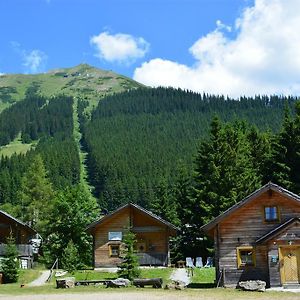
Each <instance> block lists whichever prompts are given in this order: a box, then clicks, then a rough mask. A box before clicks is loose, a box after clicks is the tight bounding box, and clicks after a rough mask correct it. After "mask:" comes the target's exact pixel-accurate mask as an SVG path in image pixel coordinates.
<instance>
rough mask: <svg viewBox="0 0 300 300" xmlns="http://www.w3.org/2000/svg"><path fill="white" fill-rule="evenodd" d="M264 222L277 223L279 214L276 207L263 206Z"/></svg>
mask: <svg viewBox="0 0 300 300" xmlns="http://www.w3.org/2000/svg"><path fill="white" fill-rule="evenodd" d="M264 214H265V222H278V221H279V213H278V207H277V206H265V208H264Z"/></svg>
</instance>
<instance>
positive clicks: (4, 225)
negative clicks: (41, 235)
mask: <svg viewBox="0 0 300 300" xmlns="http://www.w3.org/2000/svg"><path fill="white" fill-rule="evenodd" d="M11 233H12V236H13V237H14V239H15V242H16V245H17V249H18V253H19V255H18V258H19V261H20V266H21V267H22V268H24V269H27V268H31V267H32V264H33V248H32V245H31V244H30V240H31V239H32V238H33V237H34V236H35V235H36V231H35V230H34V229H32V228H31V227H29V226H28V225H26V224H24V223H23V222H21V221H20V220H17V219H16V218H14V217H13V216H11V215H9V214H8V213H6V212H4V211H1V210H0V258H1V257H3V256H4V255H5V251H6V250H5V248H6V241H7V238H8V237H9V236H10V234H11Z"/></svg>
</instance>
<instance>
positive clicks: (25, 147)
mask: <svg viewBox="0 0 300 300" xmlns="http://www.w3.org/2000/svg"><path fill="white" fill-rule="evenodd" d="M36 144H37V141H36V142H33V143H31V144H22V142H21V137H20V135H19V136H18V137H17V138H16V139H15V140H13V141H12V142H11V143H9V144H8V145H5V146H2V147H0V157H1V156H5V157H11V156H12V155H13V154H25V153H26V152H27V151H29V150H30V149H31V148H34V147H35V146H36Z"/></svg>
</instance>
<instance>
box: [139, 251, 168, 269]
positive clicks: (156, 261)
mask: <svg viewBox="0 0 300 300" xmlns="http://www.w3.org/2000/svg"><path fill="white" fill-rule="evenodd" d="M137 256H138V258H139V263H140V265H148V266H167V265H168V254H166V253H157V252H145V253H137Z"/></svg>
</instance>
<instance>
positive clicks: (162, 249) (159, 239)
mask: <svg viewBox="0 0 300 300" xmlns="http://www.w3.org/2000/svg"><path fill="white" fill-rule="evenodd" d="M128 228H131V230H132V231H133V232H134V233H135V235H136V240H137V243H136V250H137V255H138V257H139V263H140V265H153V266H167V265H169V263H170V252H169V237H170V236H175V235H176V230H177V228H176V227H175V226H174V225H172V224H171V223H169V222H167V221H165V220H163V219H162V218H160V217H159V216H157V215H155V214H153V213H151V212H150V211H148V210H146V209H144V208H142V207H140V206H138V205H137V204H133V203H129V204H126V205H124V206H122V207H120V208H118V209H117V210H115V211H114V212H112V213H111V214H109V215H106V216H104V217H102V218H100V219H99V220H98V221H96V222H94V223H92V224H91V225H90V226H89V227H88V229H87V230H88V231H89V232H90V233H91V234H92V235H93V241H94V243H93V245H94V266H95V267H114V266H118V265H119V264H120V263H121V262H122V259H121V258H120V254H121V253H120V251H121V246H122V238H123V236H124V234H125V232H126V231H127V230H128Z"/></svg>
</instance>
